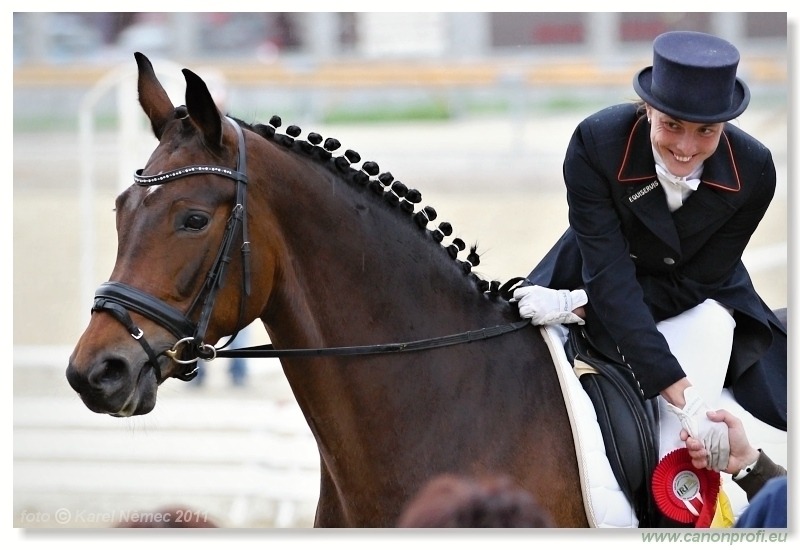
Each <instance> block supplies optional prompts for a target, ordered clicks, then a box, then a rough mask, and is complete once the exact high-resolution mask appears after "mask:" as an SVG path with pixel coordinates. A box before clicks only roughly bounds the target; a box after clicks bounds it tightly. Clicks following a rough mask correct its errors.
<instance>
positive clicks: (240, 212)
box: [92, 117, 250, 382]
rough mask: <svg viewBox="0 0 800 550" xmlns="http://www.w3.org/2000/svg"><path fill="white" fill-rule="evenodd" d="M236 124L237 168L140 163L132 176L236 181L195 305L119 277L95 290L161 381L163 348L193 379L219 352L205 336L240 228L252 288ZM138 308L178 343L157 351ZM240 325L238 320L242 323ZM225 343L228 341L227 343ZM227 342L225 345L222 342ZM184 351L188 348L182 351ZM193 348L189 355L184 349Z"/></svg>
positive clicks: (149, 181) (144, 182)
mask: <svg viewBox="0 0 800 550" xmlns="http://www.w3.org/2000/svg"><path fill="white" fill-rule="evenodd" d="M226 118H227V119H228V120H229V121H230V122H231V124H233V127H234V128H235V129H236V135H237V137H238V160H237V163H236V170H232V169H230V168H226V167H224V166H206V165H194V166H184V167H183V168H178V169H176V170H171V171H169V172H165V173H163V174H157V175H154V176H145V175H142V172H143V169H139V170H137V171H136V173H135V174H134V176H133V180H134V182H135V183H136V185H141V186H142V187H149V186H152V185H161V184H164V183H169V182H171V181H174V180H176V179H179V178H184V177H187V176H196V175H199V174H213V175H216V176H222V177H225V178H228V179H232V180H233V181H234V182H235V183H236V203H235V204H234V206H233V209H232V210H231V214H230V217H229V218H228V222H227V224H226V226H225V234H224V235H223V237H222V243H221V244H220V247H219V251H218V252H217V256H216V258H215V260H214V263H213V264H212V265H211V269H209V271H208V274H207V275H206V280H205V283H204V285H203V288H202V289H201V290H200V292H199V293H198V295H197V296H196V297H195V299H194V301H193V302H192V305H191V306H190V307H189V310H188V311H187V312H186V313H183V312H181V311H179V310H178V309H176V308H174V307H173V306H171V305H169V304H167V303H166V302H164V301H163V300H161V299H159V298H156V297H155V296H152V295H150V294H148V293H146V292H143V291H141V290H139V289H137V288H134V287H132V286H129V285H127V284H124V283H120V282H113V281H111V282H105V283H103V284H102V285H100V287H99V288H98V289H97V291H96V292H95V298H94V304H93V306H92V312H95V311H105V312H107V313H110V314H111V315H112V316H113V317H114V318H115V319H117V320H118V321H119V322H120V323H122V325H123V326H124V327H125V328H126V330H127V331H128V332H129V333H130V335H131V336H132V337H133V338H134V339H135V340H136V341H137V342H139V344H140V345H141V346H142V348H143V349H144V351H145V353H147V356H148V362H149V364H150V365H151V366H152V367H153V369H154V370H155V372H156V376H157V378H158V381H159V382H161V381H162V380H163V378H162V376H161V369H160V368H159V366H158V357H159V355H161V354H166V355H168V356H169V357H170V358H171V359H172V360H173V361H175V362H176V363H179V364H183V365H186V367H185V370H184V372H182V373H180V374H178V375H175V377H176V378H179V379H181V380H187V381H188V380H191V379H193V378H194V377H195V376H197V369H198V365H197V361H198V359H207V360H211V359H214V358H215V357H216V355H217V348H215V347H214V346H213V345H212V344H207V343H205V341H204V338H205V333H206V330H207V329H208V324H209V321H210V320H211V313H212V311H213V309H214V301H215V300H216V296H217V292H219V290H220V288H222V285H223V282H224V279H225V273H226V267H227V266H228V264H229V263H230V261H231V256H230V250H231V247H232V246H233V241H234V240H235V237H236V235H237V233H239V232H241V236H242V247H241V253H242V275H243V286H244V295H245V296H249V294H250V242H249V240H248V237H247V155H246V149H245V141H244V133H243V132H242V128H241V127H240V126H239V124H238V123H237V122H236V121H235V120H233V119H232V118H229V117H226ZM201 298H202V306H201V309H200V315H199V317H198V321H197V323H194V322H193V321H192V320H191V319H190V317H191V314H192V312H193V311H194V310H195V308H196V307H197V305H198V304H200V300H201ZM244 302H245V298H244V296H243V297H242V300H241V304H240V316H241V314H242V312H243V309H244ZM131 311H133V312H136V313H138V314H140V315H143V316H145V317H147V318H148V319H150V320H151V321H154V322H156V323H158V324H159V325H161V326H162V327H164V328H166V329H167V330H168V331H169V332H171V333H172V334H173V335H174V336H175V337H176V338H178V340H177V342H176V343H175V345H174V346H173V347H172V348H171V349H169V350H165V351H162V352H160V353H156V352H155V351H154V350H153V348H152V346H151V345H150V344H149V343H148V342H147V339H146V338H145V336H144V331H142V329H141V328H139V327H138V326H137V325H136V324H135V323H134V322H133V319H131V316H130V313H129V312H131ZM237 326H238V325H237ZM235 336H236V335H235V334H234V335H233V337H231V338H230V340H228V344H229V343H230V342H232V341H233V338H235ZM228 344H225V345H228ZM222 347H225V346H222ZM181 352H183V353H181ZM186 354H188V358H183V357H181V355H186Z"/></svg>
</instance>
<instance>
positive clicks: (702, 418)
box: [667, 386, 731, 472]
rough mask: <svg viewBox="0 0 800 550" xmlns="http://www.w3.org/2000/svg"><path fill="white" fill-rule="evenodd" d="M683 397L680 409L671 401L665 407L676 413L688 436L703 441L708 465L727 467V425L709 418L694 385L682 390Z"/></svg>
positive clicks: (706, 408)
mask: <svg viewBox="0 0 800 550" xmlns="http://www.w3.org/2000/svg"><path fill="white" fill-rule="evenodd" d="M683 397H684V399H685V400H686V404H685V405H684V406H683V408H682V409H679V408H678V407H676V406H675V405H672V404H671V403H667V409H668V410H669V411H671V412H673V413H674V414H675V415H677V417H678V419H679V420H680V421H681V427H682V428H683V429H684V430H686V431H687V432H689V435H690V436H692V437H693V438H695V439H699V440H700V441H702V442H703V445H704V446H705V448H706V450H707V451H708V466H709V467H710V468H711V469H713V470H715V471H717V472H721V471H723V470H724V469H725V468H727V467H728V458H729V457H730V454H731V447H730V443H729V441H728V426H727V425H726V424H725V423H724V422H712V421H711V420H709V418H708V416H706V412H707V411H709V410H711V409H710V407H709V406H708V405H706V404H705V402H704V401H703V399H702V398H701V397H700V395H699V394H698V393H697V390H696V389H695V387H694V386H689V387H688V388H686V389H685V390H683Z"/></svg>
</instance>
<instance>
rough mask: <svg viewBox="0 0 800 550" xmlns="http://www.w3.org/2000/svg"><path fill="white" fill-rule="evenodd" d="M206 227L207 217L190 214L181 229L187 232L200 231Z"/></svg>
mask: <svg viewBox="0 0 800 550" xmlns="http://www.w3.org/2000/svg"><path fill="white" fill-rule="evenodd" d="M206 225H208V216H204V215H203V214H191V215H190V216H189V217H188V218H186V221H185V222H183V227H184V228H186V229H188V230H189V231H200V230H201V229H203V228H204V227H205V226H206Z"/></svg>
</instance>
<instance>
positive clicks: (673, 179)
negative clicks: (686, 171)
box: [656, 163, 700, 212]
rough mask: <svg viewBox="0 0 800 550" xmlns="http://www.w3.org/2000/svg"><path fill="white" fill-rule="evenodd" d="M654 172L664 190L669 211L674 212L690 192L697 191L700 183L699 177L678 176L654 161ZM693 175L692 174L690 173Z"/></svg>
mask: <svg viewBox="0 0 800 550" xmlns="http://www.w3.org/2000/svg"><path fill="white" fill-rule="evenodd" d="M656 174H657V176H658V181H660V182H661V185H662V186H663V187H664V192H665V193H666V195H667V205H668V206H669V211H670V212H675V211H676V210H677V209H678V208H680V207H681V206H683V201H685V200H686V199H687V198H688V197H689V195H691V194H692V192H694V191H697V187H698V186H699V185H700V179H699V178H685V177H683V178H679V177H678V176H675V175H673V174H671V173H669V172H668V171H667V170H666V169H665V168H664V167H663V166H661V165H660V164H658V163H656ZM692 175H693V174H692Z"/></svg>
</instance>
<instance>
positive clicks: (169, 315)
mask: <svg viewBox="0 0 800 550" xmlns="http://www.w3.org/2000/svg"><path fill="white" fill-rule="evenodd" d="M228 120H229V121H230V122H231V124H233V126H234V128H235V129H236V134H237V137H238V160H237V164H236V170H232V169H230V168H226V167H221V166H207V165H194V166H185V167H183V168H178V169H176V170H171V171H169V172H165V173H163V174H157V175H154V176H144V175H142V171H143V170H142V169H140V170H137V171H136V173H135V174H134V182H135V183H136V184H137V185H141V186H143V187H149V186H152V185H161V184H164V183H169V182H171V181H174V180H176V179H179V178H183V177H187V176H194V175H198V174H214V175H217V176H222V177H226V178H229V179H232V180H233V181H234V182H235V184H236V202H235V204H234V206H233V208H232V210H231V214H230V217H229V218H228V222H227V225H226V227H225V234H224V235H223V237H222V243H221V244H220V248H219V251H218V252H217V256H216V258H215V260H214V263H213V264H212V266H211V268H210V269H209V272H208V274H207V275H206V280H205V283H204V285H203V288H202V289H201V290H200V292H199V293H198V295H197V297H196V298H195V299H194V301H193V302H192V304H191V306H190V307H189V310H188V312H187V313H183V312H181V311H180V310H178V309H176V308H174V307H173V306H171V305H169V304H167V303H166V302H164V301H163V300H161V299H159V298H156V297H155V296H152V295H150V294H148V293H146V292H143V291H141V290H139V289H137V288H134V287H132V286H130V285H127V284H125V283H120V282H114V281H109V282H105V283H103V284H102V285H100V287H99V288H98V289H97V291H96V292H95V298H94V304H93V306H92V312H95V311H104V312H107V313H109V314H111V315H112V316H113V317H114V318H115V319H117V320H118V321H119V322H120V323H122V325H123V326H124V327H125V328H126V330H127V331H128V332H129V333H130V335H131V336H132V337H133V338H134V339H135V340H136V341H137V342H139V344H140V345H141V346H142V348H143V349H144V351H145V353H146V354H147V356H148V363H149V364H150V365H151V366H152V367H153V369H154V370H155V372H156V376H157V378H158V380H159V381H162V380H163V378H162V375H161V369H160V368H159V366H158V357H159V356H160V355H162V354H164V355H167V356H169V357H170V358H171V359H172V360H173V361H175V362H176V363H179V364H182V365H185V366H186V368H185V369H184V371H183V372H181V373H180V374H177V375H175V377H176V378H179V379H181V380H186V381H188V380H191V379H193V378H194V377H195V376H197V369H198V365H197V362H198V360H200V359H203V360H207V361H210V360H213V359H214V358H216V357H259V358H264V357H320V356H343V355H348V356H352V355H377V354H386V353H398V352H411V351H420V350H425V349H434V348H441V347H446V346H453V345H456V344H463V343H469V342H474V341H478V340H486V339H489V338H494V337H497V336H501V335H503V334H507V333H510V332H515V331H517V330H519V329H521V328H523V327H525V326H527V325H529V324H530V321H529V320H528V319H523V320H521V321H517V322H513V323H509V324H506V325H497V326H494V327H488V328H481V329H478V330H470V331H466V332H461V333H458V334H452V335H448V336H441V337H438V338H428V339H424V340H417V341H413V342H404V343H396V344H377V345H366V346H347V347H337V348H308V349H282V350H276V349H274V348H273V347H272V345H269V344H268V345H264V346H253V347H249V348H242V349H235V350H224V348H225V347H227V346H228V345H229V344H230V343H231V342H233V340H234V338H235V337H236V334H234V335H233V336H231V337H230V339H229V340H228V341H227V343H225V345H223V346H221V347H219V348H217V347H214V346H213V345H212V344H207V343H205V341H204V338H205V333H206V330H207V329H208V324H209V322H210V320H211V314H212V311H213V308H214V301H215V300H216V296H217V292H218V291H219V289H220V288H221V287H222V284H223V282H224V278H225V273H226V267H227V266H228V264H229V263H230V261H231V256H230V251H231V247H232V245H233V241H234V240H235V237H236V235H237V234H239V233H241V240H242V247H241V253H242V275H243V282H242V285H243V288H244V295H243V296H242V300H241V302H240V305H239V316H240V322H239V323H238V324H237V326H240V325H241V324H242V323H241V317H242V316H243V313H244V304H245V299H246V297H247V296H249V295H250V242H249V240H248V236H247V162H246V161H247V158H246V149H245V141H244V133H243V132H242V128H241V127H240V126H239V124H238V123H237V122H236V121H235V120H233V119H232V118H228ZM201 298H202V308H201V310H200V315H199V320H198V321H197V323H194V322H193V321H192V320H191V318H190V317H191V314H192V312H193V311H194V310H195V308H196V307H197V305H198V304H199V303H200V300H201ZM131 311H133V312H136V313H138V314H140V315H143V316H145V317H147V318H148V319H150V320H151V321H154V322H156V323H157V324H159V325H161V326H162V327H163V328H165V329H167V330H168V331H169V332H170V333H172V334H173V335H174V336H175V337H176V338H178V340H177V342H176V343H175V344H174V345H173V346H172V348H171V349H168V350H164V351H161V352H159V353H156V352H155V350H153V348H152V346H151V345H150V344H149V343H148V341H147V339H146V338H145V337H144V331H143V330H142V329H141V328H139V327H138V326H137V325H136V323H134V321H133V319H132V318H131V316H130V312H131ZM187 357H188V358H187Z"/></svg>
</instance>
